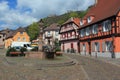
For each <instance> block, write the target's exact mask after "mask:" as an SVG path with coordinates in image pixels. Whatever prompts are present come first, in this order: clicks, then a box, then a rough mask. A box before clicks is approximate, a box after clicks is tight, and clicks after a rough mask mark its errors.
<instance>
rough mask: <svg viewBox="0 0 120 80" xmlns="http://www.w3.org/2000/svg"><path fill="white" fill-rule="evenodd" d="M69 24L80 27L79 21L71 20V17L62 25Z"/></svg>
mask: <svg viewBox="0 0 120 80" xmlns="http://www.w3.org/2000/svg"><path fill="white" fill-rule="evenodd" d="M69 23H75V24H76V25H78V26H80V19H79V18H73V17H71V18H70V19H68V20H67V21H66V22H65V23H63V24H62V25H66V24H69Z"/></svg>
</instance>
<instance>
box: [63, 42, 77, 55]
mask: <svg viewBox="0 0 120 80" xmlns="http://www.w3.org/2000/svg"><path fill="white" fill-rule="evenodd" d="M77 43H78V41H69V42H64V44H63V43H61V50H62V51H63V45H64V52H66V53H71V52H70V50H71V48H72V46H71V44H72V45H73V49H74V50H75V53H78V46H77Z"/></svg>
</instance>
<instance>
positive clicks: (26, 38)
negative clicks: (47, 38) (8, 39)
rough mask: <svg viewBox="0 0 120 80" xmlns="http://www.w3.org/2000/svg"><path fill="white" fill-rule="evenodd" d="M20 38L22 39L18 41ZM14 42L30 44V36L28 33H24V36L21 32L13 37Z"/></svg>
mask: <svg viewBox="0 0 120 80" xmlns="http://www.w3.org/2000/svg"><path fill="white" fill-rule="evenodd" d="M18 38H20V39H19V40H18ZM13 41H19V42H29V41H30V38H29V36H28V34H27V33H26V32H23V33H22V34H21V33H20V32H18V33H17V34H16V35H15V36H14V37H13Z"/></svg>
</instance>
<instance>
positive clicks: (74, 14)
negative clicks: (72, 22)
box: [69, 12, 79, 17]
mask: <svg viewBox="0 0 120 80" xmlns="http://www.w3.org/2000/svg"><path fill="white" fill-rule="evenodd" d="M78 15H79V14H78V13H77V12H70V15H69V16H70V17H78Z"/></svg>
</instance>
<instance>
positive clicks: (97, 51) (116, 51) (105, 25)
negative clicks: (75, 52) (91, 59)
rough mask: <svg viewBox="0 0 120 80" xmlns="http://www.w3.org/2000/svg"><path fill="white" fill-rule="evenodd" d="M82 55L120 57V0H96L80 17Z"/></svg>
mask: <svg viewBox="0 0 120 80" xmlns="http://www.w3.org/2000/svg"><path fill="white" fill-rule="evenodd" d="M79 41H80V53H81V54H82V55H91V56H96V57H97V56H101V57H112V58H120V0H96V3H95V5H94V6H92V7H91V8H90V9H89V11H88V13H87V14H86V15H85V17H84V18H82V19H80V28H79Z"/></svg>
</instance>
